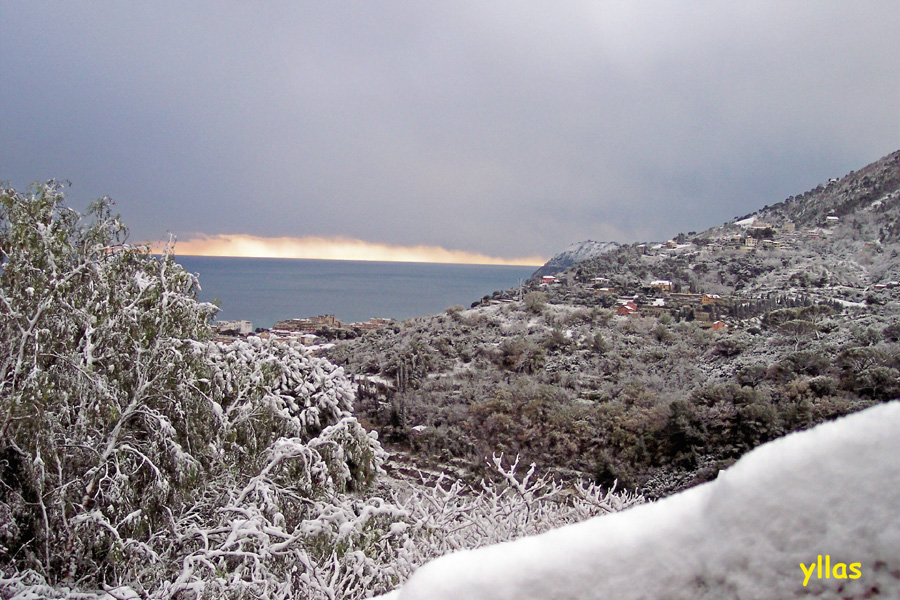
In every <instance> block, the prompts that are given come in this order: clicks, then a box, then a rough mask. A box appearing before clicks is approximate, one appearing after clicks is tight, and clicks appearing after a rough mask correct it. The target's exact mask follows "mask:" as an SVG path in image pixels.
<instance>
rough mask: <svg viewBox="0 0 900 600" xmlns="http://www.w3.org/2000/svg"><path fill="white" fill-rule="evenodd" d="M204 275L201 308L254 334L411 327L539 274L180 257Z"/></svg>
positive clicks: (473, 267)
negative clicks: (295, 325)
mask: <svg viewBox="0 0 900 600" xmlns="http://www.w3.org/2000/svg"><path fill="white" fill-rule="evenodd" d="M175 260H176V261H177V262H178V263H180V264H181V265H182V266H184V268H185V269H186V270H188V271H189V272H191V273H195V274H197V275H199V278H200V287H201V291H200V293H199V297H200V300H201V301H204V302H213V301H217V303H218V305H219V306H220V307H221V309H222V310H221V311H220V312H219V313H218V315H217V318H218V319H220V320H230V319H246V320H248V321H251V322H252V323H253V326H254V327H271V326H272V325H273V324H274V323H275V321H278V320H281V319H290V318H303V317H310V316H315V315H326V314H333V315H335V316H336V317H337V318H339V319H341V320H342V321H345V322H355V321H365V320H367V319H369V318H371V317H387V318H393V319H407V318H410V317H417V316H425V315H429V314H436V313H439V312H442V311H443V310H444V309H446V308H447V307H448V306H453V305H455V304H461V305H463V306H465V307H467V308H468V307H469V305H470V304H471V303H472V302H474V301H476V300H479V299H480V298H481V297H482V296H485V295H488V294H491V293H492V292H494V291H495V290H502V289H508V288H511V287H515V286H517V285H518V284H519V280H520V279H522V280H524V279H528V278H529V277H530V276H531V274H532V273H533V272H534V271H535V269H536V267H507V266H495V265H455V264H434V263H400V262H371V261H346V260H307V259H283V258H234V257H218V256H176V257H175Z"/></svg>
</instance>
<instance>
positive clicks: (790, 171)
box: [0, 0, 900, 256]
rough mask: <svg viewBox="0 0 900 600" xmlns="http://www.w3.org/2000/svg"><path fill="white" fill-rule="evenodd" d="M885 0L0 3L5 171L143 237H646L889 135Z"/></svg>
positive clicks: (754, 196) (697, 222)
mask: <svg viewBox="0 0 900 600" xmlns="http://www.w3.org/2000/svg"><path fill="white" fill-rule="evenodd" d="M898 29H900V8H898V5H897V3H896V2H895V0H889V1H886V2H852V3H837V2H783V1H777V2H775V1H773V2H748V3H733V2H707V3H704V2H682V3H676V2H587V3H523V2H502V3H482V2H472V3H427V4H426V3H420V2H408V3H403V2H391V3H367V2H358V3H298V2H265V3H252V4H249V3H248V4H247V5H246V6H243V5H236V4H232V3H220V2H209V3H201V2H191V3H181V2H171V3H161V2H152V3H149V2H148V3H121V2H66V3H40V2H29V3H18V2H16V3H14V2H9V1H6V0H0V82H2V85H0V123H2V131H0V179H7V180H10V181H11V182H12V183H13V184H14V185H16V186H17V187H22V186H24V185H26V184H28V183H30V182H31V181H33V180H37V179H46V178H48V177H58V178H67V179H69V180H71V181H72V182H73V184H74V186H73V188H72V194H73V195H74V196H75V197H77V198H79V199H84V200H90V199H92V198H94V197H96V196H99V195H103V194H109V195H111V196H113V197H114V198H115V199H116V200H117V201H118V205H117V208H118V209H119V210H120V211H121V212H122V214H123V216H124V217H125V219H126V222H127V223H129V224H130V225H131V227H132V230H133V232H134V236H135V237H136V238H138V239H158V238H159V237H161V236H162V235H163V234H164V232H165V231H167V230H171V231H174V232H176V233H179V234H180V235H182V236H185V235H187V234H191V233H194V232H198V233H205V234H209V235H218V234H249V235H256V236H264V237H285V236H290V237H303V236H334V235H343V236H349V237H353V238H359V239H364V240H369V241H372V242H385V243H394V244H403V245H414V244H429V245H440V246H444V247H447V248H457V249H463V250H471V251H480V252H486V253H490V254H494V255H502V256H516V255H533V254H545V255H546V254H551V253H553V252H555V251H557V250H559V249H560V248H561V247H563V246H565V245H567V244H569V243H571V242H573V241H576V240H581V239H586V238H593V239H615V240H618V241H633V240H637V239H663V238H666V237H669V236H671V235H673V234H674V233H676V232H678V231H682V230H688V229H698V228H705V227H708V226H711V225H714V224H718V223H721V222H722V221H724V220H726V219H728V218H731V217H733V216H735V215H742V214H744V213H747V212H750V211H751V210H754V209H756V208H758V207H761V206H762V205H763V204H771V203H773V202H777V201H780V200H782V199H784V198H785V197H786V196H788V195H791V194H795V193H799V192H802V191H805V190H806V189H808V188H810V187H814V186H815V185H816V184H818V183H820V182H822V181H824V180H825V179H827V178H828V177H834V176H840V175H843V174H845V173H846V172H848V171H849V170H851V169H856V168H859V167H861V166H863V165H864V164H866V163H868V162H871V161H873V160H875V159H877V158H879V157H881V156H883V155H885V154H887V153H888V152H890V151H892V150H894V149H896V148H897V147H898V146H900V115H898V109H897V106H898V103H900V52H898V50H900V48H898V45H897V41H896V31H897V30H898Z"/></svg>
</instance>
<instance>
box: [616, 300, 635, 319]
mask: <svg viewBox="0 0 900 600" xmlns="http://www.w3.org/2000/svg"><path fill="white" fill-rule="evenodd" d="M637 310H638V307H637V304H635V303H634V302H626V303H625V304H623V305H622V306H620V307H619V310H617V311H616V314H617V315H621V316H623V317H628V316H631V315H633V314H634V313H636V312H637Z"/></svg>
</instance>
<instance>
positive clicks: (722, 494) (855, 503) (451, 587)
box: [382, 402, 900, 600]
mask: <svg viewBox="0 0 900 600" xmlns="http://www.w3.org/2000/svg"><path fill="white" fill-rule="evenodd" d="M898 432H900V402H893V403H890V404H885V405H880V406H877V407H873V408H870V409H868V410H866V411H863V412H861V413H856V414H854V415H851V416H848V417H845V418H843V419H840V420H838V421H834V422H830V423H826V424H823V425H820V426H818V427H816V428H814V429H811V430H809V431H805V432H800V433H795V434H791V435H788V436H787V437H784V438H781V439H779V440H776V441H774V442H771V443H769V444H766V445H764V446H761V447H759V448H757V449H756V450H754V451H752V452H750V453H749V454H747V455H746V456H745V457H744V458H742V459H741V460H740V461H738V462H737V463H736V464H735V465H734V466H733V467H732V468H730V469H728V470H727V471H723V472H722V473H720V474H719V477H718V479H716V480H715V481H713V482H710V483H708V484H705V485H702V486H699V487H696V488H694V489H691V490H688V491H686V492H683V493H681V494H678V495H676V496H672V497H670V498H667V499H665V500H662V501H659V502H657V503H654V504H646V505H642V506H638V507H635V508H632V509H630V510H627V511H624V512H621V513H616V514H613V515H609V516H603V517H599V518H594V519H591V520H589V521H585V522H583V523H578V524H575V525H570V526H567V527H563V528H560V529H557V530H554V531H551V532H548V533H545V534H542V535H539V536H534V537H529V538H525V539H521V540H518V541H516V542H510V543H505V544H499V545H495V546H489V547H485V548H481V549H478V550H471V551H462V552H458V553H455V554H451V555H448V556H445V557H442V558H440V559H437V560H435V561H433V562H431V563H429V564H427V565H425V566H424V567H422V568H421V569H419V570H418V571H417V572H416V573H415V574H414V575H413V577H412V578H411V579H410V580H409V581H408V582H407V583H406V585H405V586H403V588H402V589H400V590H398V591H395V592H393V593H391V594H388V595H386V596H383V597H382V598H383V599H385V600H386V599H388V598H389V599H391V600H439V599H448V600H459V599H460V598H467V599H497V600H499V599H509V600H528V599H535V600H537V599H546V598H555V599H566V598H568V599H576V598H578V599H587V598H598V599H599V598H610V599H619V600H627V599H631V598H635V599H636V598H667V599H672V600H674V599H679V598H684V599H692V600H693V599H701V598H709V599H721V598H742V599H744V600H747V599H760V600H763V599H766V600H768V599H771V598H788V597H800V596H802V597H806V596H812V597H819V596H822V597H829V598H831V597H841V598H864V597H870V596H889V597H895V596H896V595H898V594H900V519H898V516H897V515H898V509H900V438H898ZM820 556H821V557H822V561H823V563H826V564H828V565H831V566H832V570H831V571H826V570H825V569H822V570H818V569H815V570H812V572H811V574H810V576H809V577H808V578H807V576H806V575H805V574H804V572H805V570H809V569H810V565H811V564H812V563H818V560H819V557H820ZM838 563H841V564H844V565H845V567H844V568H843V569H841V568H837V569H834V566H835V565H837V564H838ZM854 563H859V565H858V567H857V570H858V571H859V572H860V573H861V575H860V576H858V577H856V578H855V579H850V578H849V577H850V576H851V575H855V572H854V571H852V570H848V567H849V566H850V565H852V564H854ZM801 564H803V565H805V567H804V568H801ZM817 566H818V564H817ZM823 571H826V572H823ZM826 575H829V576H828V577H826ZM832 575H833V576H832ZM841 575H843V577H841ZM835 576H837V577H838V578H836V577H835ZM805 579H807V581H806V585H805V586H804V580H805Z"/></svg>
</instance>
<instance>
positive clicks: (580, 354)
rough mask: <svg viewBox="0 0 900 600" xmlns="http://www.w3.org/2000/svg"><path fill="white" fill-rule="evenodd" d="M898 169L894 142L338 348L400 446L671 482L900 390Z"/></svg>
mask: <svg viewBox="0 0 900 600" xmlns="http://www.w3.org/2000/svg"><path fill="white" fill-rule="evenodd" d="M898 171H900V153H893V154H891V155H890V156H888V157H885V158H884V159H882V160H880V161H878V162H877V163H874V164H873V165H870V166H869V167H866V168H864V169H862V170H860V171H858V172H856V173H852V174H850V175H848V176H847V177H845V178H843V179H841V180H839V181H836V182H831V183H830V184H829V185H823V186H820V187H819V188H816V190H812V191H810V192H807V193H805V194H801V195H800V196H799V197H796V198H793V199H789V200H787V201H785V202H783V203H781V204H776V205H773V206H771V207H766V208H763V209H761V210H760V211H758V212H757V213H755V214H754V215H748V216H745V217H742V218H738V219H735V220H734V221H733V222H729V223H726V224H724V225H722V226H720V227H716V228H712V229H710V230H708V231H706V232H703V233H702V234H696V233H694V232H692V233H691V234H682V235H679V236H677V237H676V238H675V239H673V240H670V241H668V242H666V243H655V244H653V243H645V244H631V245H625V246H621V247H619V248H616V249H613V250H610V251H608V252H604V253H602V254H600V255H598V256H595V257H592V258H589V259H587V260H585V261H582V262H580V263H577V264H575V265H574V266H572V267H569V268H568V269H567V270H565V271H563V272H562V274H560V275H559V277H558V279H557V280H556V281H555V282H552V283H549V284H547V283H542V282H539V281H537V280H532V281H530V282H529V283H528V285H527V288H526V291H527V293H526V294H525V296H524V297H523V298H522V299H521V300H519V294H518V290H510V291H507V292H498V293H495V294H494V296H493V298H492V300H491V301H490V302H487V303H476V304H475V305H473V307H472V308H470V309H467V310H463V309H461V308H460V307H456V308H452V309H448V311H447V314H444V315H437V316H432V317H425V318H419V319H412V320H409V321H405V322H403V323H398V324H395V325H394V326H393V327H392V328H388V329H385V330H382V331H379V332H373V333H369V334H367V335H365V336H363V337H361V338H358V339H356V340H352V341H349V342H346V343H344V344H341V345H340V346H338V347H337V348H334V349H332V350H331V351H329V354H328V355H329V357H330V358H331V359H332V360H333V361H335V362H338V363H339V364H342V365H344V366H345V367H346V368H347V369H348V371H349V372H350V373H352V374H353V375H354V376H355V378H356V379H357V381H358V382H359V384H360V392H359V394H358V399H357V405H356V410H357V412H358V414H360V415H361V418H362V419H363V420H364V422H365V423H366V424H367V426H371V427H374V428H376V429H377V430H378V431H379V432H380V433H381V435H382V438H381V439H382V440H383V441H384V442H385V443H386V445H387V446H388V447H389V448H390V449H394V450H407V451H409V452H410V453H411V454H412V455H414V456H415V457H417V459H418V460H420V461H423V462H426V463H435V462H437V463H442V464H451V465H453V466H454V468H455V469H457V470H458V471H459V472H461V473H469V474H470V475H471V476H473V477H474V476H477V475H479V474H480V473H481V472H482V469H481V465H482V464H483V457H484V456H488V455H490V453H491V452H492V451H502V452H506V453H507V454H521V455H522V456H523V459H525V460H529V461H531V460H534V461H536V462H537V463H538V464H540V465H542V466H545V467H553V468H555V469H557V472H558V473H559V474H560V475H561V476H568V475H587V476H589V477H592V478H593V479H595V480H596V481H598V482H601V483H605V484H612V483H613V482H614V481H616V480H618V483H619V485H625V486H628V487H635V488H637V489H639V490H641V491H642V492H643V493H645V494H646V495H648V496H649V497H651V498H652V497H660V496H665V495H668V494H670V493H672V492H674V491H677V490H679V489H682V488H684V487H687V486H690V485H693V484H696V483H699V482H702V481H705V480H707V479H708V478H710V477H713V476H714V475H715V473H717V472H718V470H719V469H720V468H722V467H724V466H727V465H729V464H731V463H732V462H733V461H734V460H736V459H737V458H738V457H740V456H741V455H742V454H743V453H745V452H747V451H748V450H750V449H752V448H754V447H756V446H757V445H759V444H761V443H764V442H766V441H768V440H771V439H774V438H777V437H779V436H782V435H784V434H785V433H787V432H790V431H795V430H798V429H805V428H807V427H810V426H812V425H814V424H817V423H820V422H823V421H827V420H830V419H833V418H836V417H838V416H841V415H844V414H848V413H851V412H855V411H857V410H860V409H862V408H865V407H867V406H870V405H873V404H877V403H879V402H883V401H886V400H890V399H892V398H896V397H898V396H900V328H898V327H900V326H898V324H897V320H898V316H900V285H898V284H897V283H896V282H897V281H898V280H900V272H898V268H900V267H898V265H900V260H898V259H897V256H898V250H900V245H898V241H897V239H896V238H895V236H894V233H892V232H894V231H895V230H896V228H897V223H898V212H900V196H898V187H900V174H898ZM851 209H852V210H851ZM829 216H837V220H836V221H835V220H834V219H827V217H829Z"/></svg>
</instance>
